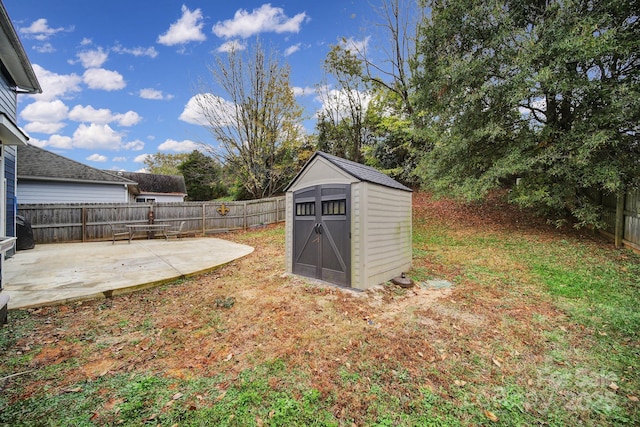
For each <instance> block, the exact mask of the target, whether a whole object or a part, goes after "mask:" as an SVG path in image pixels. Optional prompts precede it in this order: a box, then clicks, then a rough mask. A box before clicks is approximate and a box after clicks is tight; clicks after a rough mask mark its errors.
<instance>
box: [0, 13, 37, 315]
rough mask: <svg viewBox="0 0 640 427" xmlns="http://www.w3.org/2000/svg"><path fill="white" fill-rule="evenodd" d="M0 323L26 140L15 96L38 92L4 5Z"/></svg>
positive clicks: (0, 37)
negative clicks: (20, 153)
mask: <svg viewBox="0 0 640 427" xmlns="http://www.w3.org/2000/svg"><path fill="white" fill-rule="evenodd" d="M0 63H1V66H0V75H1V78H0V169H1V170H2V171H3V182H4V184H3V185H0V324H2V323H6V321H7V305H8V302H9V297H8V296H7V295H6V294H4V295H3V293H2V267H3V263H4V258H5V254H6V253H7V252H9V253H11V252H12V251H13V248H14V245H15V240H16V237H15V236H16V201H15V192H16V155H17V154H16V146H22V145H25V144H26V143H27V140H28V137H27V136H26V135H25V134H24V133H23V132H22V131H21V130H20V129H19V128H18V126H17V124H16V123H17V115H18V114H17V105H18V94H25V93H26V94H29V93H41V92H42V89H41V88H40V83H39V82H38V79H37V77H36V74H35V73H34V71H33V67H32V66H31V63H30V62H29V58H27V54H26V53H25V51H24V48H23V46H22V43H20V39H19V38H18V34H17V33H16V30H15V28H13V24H12V23H11V19H10V18H9V15H8V14H7V10H6V9H5V7H4V4H3V3H2V2H0Z"/></svg>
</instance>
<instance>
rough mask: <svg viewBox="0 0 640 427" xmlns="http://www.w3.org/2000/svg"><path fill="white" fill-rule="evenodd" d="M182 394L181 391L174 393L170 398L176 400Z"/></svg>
mask: <svg viewBox="0 0 640 427" xmlns="http://www.w3.org/2000/svg"><path fill="white" fill-rule="evenodd" d="M182 396H184V394H182V393H176V394H174V395H173V396H172V397H171V398H172V399H173V400H178V399H180V398H181V397H182Z"/></svg>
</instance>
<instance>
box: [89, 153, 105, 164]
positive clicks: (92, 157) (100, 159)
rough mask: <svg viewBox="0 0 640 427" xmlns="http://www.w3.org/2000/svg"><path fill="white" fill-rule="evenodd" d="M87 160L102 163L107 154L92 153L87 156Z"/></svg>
mask: <svg viewBox="0 0 640 427" xmlns="http://www.w3.org/2000/svg"><path fill="white" fill-rule="evenodd" d="M87 160H89V161H90V162H100V163H104V162H106V161H107V160H108V159H107V156H103V155H102V154H97V153H96V154H92V155H90V156H89V157H87Z"/></svg>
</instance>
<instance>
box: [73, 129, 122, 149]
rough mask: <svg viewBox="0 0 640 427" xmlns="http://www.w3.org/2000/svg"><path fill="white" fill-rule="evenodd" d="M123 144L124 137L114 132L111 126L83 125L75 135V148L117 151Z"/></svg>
mask: <svg viewBox="0 0 640 427" xmlns="http://www.w3.org/2000/svg"><path fill="white" fill-rule="evenodd" d="M121 143H122V135H120V134H119V133H118V132H116V131H114V130H113V129H111V127H109V125H107V124H104V125H97V124H95V123H91V124H90V125H88V126H87V125H85V124H84V123H81V124H80V126H78V129H76V131H75V132H74V133H73V146H74V147H77V148H86V149H91V150H100V149H102V150H117V149H119V148H120V145H121Z"/></svg>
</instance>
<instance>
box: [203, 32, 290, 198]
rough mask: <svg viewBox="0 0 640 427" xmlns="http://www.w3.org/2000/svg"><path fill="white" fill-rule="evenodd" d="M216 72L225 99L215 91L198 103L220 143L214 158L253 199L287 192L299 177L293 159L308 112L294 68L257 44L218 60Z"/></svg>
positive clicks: (213, 72) (213, 69)
mask: <svg viewBox="0 0 640 427" xmlns="http://www.w3.org/2000/svg"><path fill="white" fill-rule="evenodd" d="M210 71H211V73H212V76H213V79H214V81H215V83H217V85H218V86H219V88H220V90H219V91H218V93H219V94H216V91H215V90H210V91H209V92H207V93H203V94H200V95H199V96H197V97H196V102H197V105H198V108H199V109H200V112H201V114H202V115H203V116H204V117H205V119H206V123H205V127H206V128H207V129H208V130H209V131H210V132H211V134H212V135H213V137H214V138H215V139H216V141H217V142H218V143H219V148H218V149H216V150H213V153H214V154H215V155H216V156H217V157H218V158H219V159H220V160H221V161H222V162H223V163H224V164H225V166H226V167H227V168H228V170H229V171H232V172H233V173H234V174H236V177H237V181H238V182H239V183H240V185H242V186H243V187H244V189H245V190H246V193H248V194H249V195H250V197H252V198H261V197H267V196H270V195H272V194H275V193H277V192H278V191H281V190H282V189H283V188H284V186H285V185H286V184H287V183H288V182H289V180H290V179H291V178H292V177H293V173H294V172H293V171H292V167H291V162H290V159H291V158H292V156H295V153H296V149H297V146H298V145H299V144H300V143H301V139H302V135H301V134H302V128H301V125H300V122H301V118H302V108H301V107H300V106H299V105H298V104H297V102H296V99H295V97H294V94H293V90H292V88H291V85H290V82H289V73H290V72H289V67H288V66H287V65H286V64H283V63H281V62H280V60H279V58H278V56H277V54H276V53H275V52H273V51H271V52H266V51H265V50H264V49H263V48H262V45H261V44H260V43H259V42H257V43H256V44H255V45H254V46H253V47H252V48H251V49H249V50H247V51H242V50H237V49H233V50H231V51H230V52H229V53H227V54H221V55H219V56H217V57H216V60H215V64H214V65H212V66H211V67H210Z"/></svg>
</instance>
